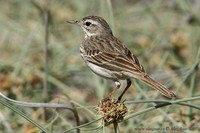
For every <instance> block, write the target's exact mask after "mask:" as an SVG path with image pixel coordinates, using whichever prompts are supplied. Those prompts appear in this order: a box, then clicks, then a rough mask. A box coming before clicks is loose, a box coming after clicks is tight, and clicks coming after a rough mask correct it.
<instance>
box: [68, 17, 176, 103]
mask: <svg viewBox="0 0 200 133" xmlns="http://www.w3.org/2000/svg"><path fill="white" fill-rule="evenodd" d="M67 22H68V23H71V24H76V25H78V26H80V27H81V28H82V29H83V30H84V32H85V38H84V40H83V42H82V43H81V45H80V53H81V56H82V58H83V60H84V61H85V63H86V64H87V65H88V66H89V68H90V69H91V70H92V71H93V72H94V73H96V74H97V75H99V76H101V77H104V78H107V79H111V80H113V81H114V82H115V84H116V87H115V88H114V89H113V91H112V92H111V93H110V95H111V94H113V93H114V92H115V91H116V90H117V89H119V88H120V85H121V83H120V82H119V80H126V81H127V85H126V87H125V89H124V90H123V92H122V93H121V95H120V96H119V97H118V101H120V100H121V98H122V96H123V95H124V93H125V92H126V91H127V89H128V88H129V87H130V85H131V78H134V79H139V80H141V81H143V82H145V83H146V84H148V85H150V86H152V87H153V88H155V89H157V90H158V91H160V93H161V94H163V95H164V96H166V97H168V98H172V97H176V95H175V94H174V93H173V92H172V91H170V90H169V89H167V87H165V86H164V85H162V84H161V83H159V82H157V81H155V80H153V79H152V78H151V77H150V76H148V75H147V73H145V70H144V68H143V66H142V65H141V64H140V62H139V60H138V59H137V57H136V56H135V55H134V54H132V53H131V51H130V50H129V49H128V48H126V46H125V45H124V44H123V43H122V42H121V41H120V40H119V39H117V38H116V37H115V36H114V35H113V33H112V30H111V28H110V26H109V25H108V23H107V22H106V21H105V20H104V19H103V18H101V17H98V16H87V17H84V18H82V19H80V20H70V21H67ZM110 95H109V96H110Z"/></svg>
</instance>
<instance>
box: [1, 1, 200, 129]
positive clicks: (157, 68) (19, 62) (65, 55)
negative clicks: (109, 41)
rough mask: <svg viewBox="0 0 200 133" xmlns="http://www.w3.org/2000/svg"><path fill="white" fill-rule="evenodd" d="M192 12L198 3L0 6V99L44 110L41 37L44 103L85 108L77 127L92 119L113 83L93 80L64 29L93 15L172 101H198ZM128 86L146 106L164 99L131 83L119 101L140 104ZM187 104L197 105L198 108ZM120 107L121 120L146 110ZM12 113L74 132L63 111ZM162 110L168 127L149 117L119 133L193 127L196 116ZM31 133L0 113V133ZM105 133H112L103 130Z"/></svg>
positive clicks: (77, 31)
mask: <svg viewBox="0 0 200 133" xmlns="http://www.w3.org/2000/svg"><path fill="white" fill-rule="evenodd" d="M45 10H49V21H48V22H49V26H48V33H45V21H44V16H45ZM199 12H200V1H199V0H6V1H3V0H1V1H0V91H1V92H2V93H3V94H5V95H6V96H8V97H10V98H13V99H16V100H21V101H27V102H44V97H43V96H44V93H45V92H44V90H43V89H44V83H43V82H44V75H45V72H44V69H45V68H44V64H45V55H44V53H45V52H44V51H45V34H48V36H49V37H48V90H47V97H46V98H45V102H51V101H53V102H56V103H59V102H64V103H68V102H69V98H70V99H71V101H73V102H74V103H76V104H75V105H77V107H85V109H82V108H80V109H78V113H79V115H80V120H81V123H82V124H83V123H86V122H89V121H91V120H92V119H95V116H93V115H92V114H95V110H94V107H95V106H96V105H97V104H98V101H99V100H101V99H102V98H103V97H104V96H105V95H106V94H108V93H109V92H110V91H111V90H112V88H113V87H114V83H113V82H112V81H107V80H105V79H102V78H101V77H98V76H96V75H95V74H93V73H92V72H91V71H90V70H89V68H88V67H87V66H86V65H85V63H84V62H83V61H82V59H81V57H80V54H79V45H80V43H81V42H82V40H83V38H84V32H83V31H82V29H81V28H79V27H77V26H73V25H69V24H67V23H66V21H67V20H71V19H80V18H82V17H84V16H88V15H97V16H101V17H103V18H104V19H106V20H107V22H108V23H109V24H110V26H111V28H112V29H113V32H114V35H115V36H116V37H117V38H119V39H120V40H121V41H122V42H124V44H125V45H126V46H127V47H128V48H129V49H130V50H131V51H132V52H133V53H134V54H135V55H136V56H137V57H138V58H139V60H140V61H141V63H142V64H143V66H144V68H145V70H146V71H147V73H149V74H150V75H151V76H152V77H153V78H155V79H157V80H158V81H159V82H161V83H163V84H165V85H166V86H168V87H169V88H170V89H172V90H173V91H174V92H176V94H177V95H178V98H187V97H193V96H199V95H200V83H199V80H200V72H199V65H197V64H198V63H199V55H198V52H199V50H200V49H199V47H200V45H199V42H200V14H199ZM195 65H196V66H195ZM192 68H195V69H192ZM191 69H192V70H191ZM135 84H139V85H140V87H141V88H142V90H143V92H144V94H145V95H146V96H148V97H149V98H151V99H165V98H164V97H163V96H162V95H161V94H158V92H157V91H155V90H154V89H149V88H150V87H148V86H145V85H144V84H143V83H141V82H138V81H136V82H135V83H133V84H132V86H131V87H130V88H129V91H128V92H127V93H126V94H125V96H124V99H126V101H129V100H143V99H145V97H144V95H143V94H142V93H141V92H140V90H138V87H137V85H135ZM121 91H122V89H120V90H119V91H118V93H117V94H116V96H117V95H119V93H120V92H121ZM191 103H192V104H193V103H195V104H198V105H200V102H199V101H194V102H191ZM78 104H79V105H78ZM89 106H92V107H90V108H89ZM127 106H128V108H129V112H137V111H140V110H142V109H144V108H146V107H148V106H150V104H145V103H142V104H129V105H127ZM18 108H19V109H20V110H22V111H24V112H26V113H27V114H29V115H30V117H31V118H33V120H36V121H37V122H39V123H41V124H42V125H44V127H47V128H48V129H51V130H52V132H61V131H63V130H66V129H69V128H72V127H74V126H75V121H74V118H73V115H72V113H70V112H69V111H68V110H63V109H62V110H55V109H48V110H47V114H48V115H47V118H45V119H44V118H43V115H44V111H43V109H41V108H20V107H18ZM162 109H163V110H165V112H167V114H168V115H169V116H168V117H170V118H171V119H172V120H171V121H170V120H169V119H168V118H166V116H164V115H162V114H161V113H159V112H158V111H156V110H155V111H152V112H148V113H146V114H143V115H140V116H138V117H134V118H132V119H130V120H128V121H125V122H122V123H121V124H120V131H121V132H127V133H131V132H142V131H136V130H135V128H136V127H152V128H153V127H167V126H177V125H179V126H183V127H188V128H189V127H192V126H194V125H195V124H198V125H200V115H199V113H200V111H199V110H195V109H191V108H188V107H185V106H178V105H173V106H170V107H166V108H162ZM96 118H97V116H96ZM98 124H99V123H98ZM98 124H97V125H98ZM199 130H200V129H199ZM37 131H38V129H37V128H36V127H34V126H33V125H32V124H30V123H29V122H27V121H26V120H24V119H23V118H22V117H20V116H18V115H17V114H15V113H13V112H12V111H11V110H9V109H8V108H6V107H4V106H3V105H0V132H26V133H34V132H37ZM196 131H197V130H196ZM82 132H92V131H90V130H89V131H82ZM98 132H102V130H101V129H99V130H98ZM106 132H113V127H112V126H108V127H106Z"/></svg>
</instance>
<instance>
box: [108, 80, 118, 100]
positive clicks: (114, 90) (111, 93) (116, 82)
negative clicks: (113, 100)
mask: <svg viewBox="0 0 200 133" xmlns="http://www.w3.org/2000/svg"><path fill="white" fill-rule="evenodd" d="M115 84H116V87H115V88H114V89H113V90H112V91H111V92H110V93H109V94H108V95H107V97H106V98H110V97H111V96H112V95H113V94H114V93H115V92H116V91H117V90H118V89H119V88H120V86H121V83H120V82H119V81H115Z"/></svg>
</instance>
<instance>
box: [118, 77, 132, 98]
mask: <svg viewBox="0 0 200 133" xmlns="http://www.w3.org/2000/svg"><path fill="white" fill-rule="evenodd" d="M126 82H127V85H126V88H125V89H124V91H123V92H122V93H121V95H120V96H119V97H118V101H121V99H122V97H123V95H124V93H125V92H126V91H127V90H128V88H129V87H130V86H131V80H130V79H127V80H126Z"/></svg>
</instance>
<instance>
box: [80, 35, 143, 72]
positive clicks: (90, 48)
mask: <svg viewBox="0 0 200 133" xmlns="http://www.w3.org/2000/svg"><path fill="white" fill-rule="evenodd" d="M86 41H87V40H86ZM83 43H85V44H83V48H82V49H83V50H84V52H82V56H83V58H84V60H86V61H88V62H91V63H94V64H95V65H98V66H100V67H103V68H106V69H108V70H113V71H127V72H132V73H133V72H134V73H137V72H138V73H141V72H144V69H143V67H142V65H141V64H140V63H139V61H138V59H137V57H135V56H134V55H133V54H132V53H131V52H130V50H128V49H127V48H126V47H125V46H124V45H123V44H122V43H121V42H120V41H119V40H118V39H117V38H115V37H113V38H110V36H109V37H107V38H104V39H102V40H101V37H100V38H98V39H97V38H96V39H95V38H94V41H91V40H90V41H87V42H83ZM84 45H85V46H84Z"/></svg>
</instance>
